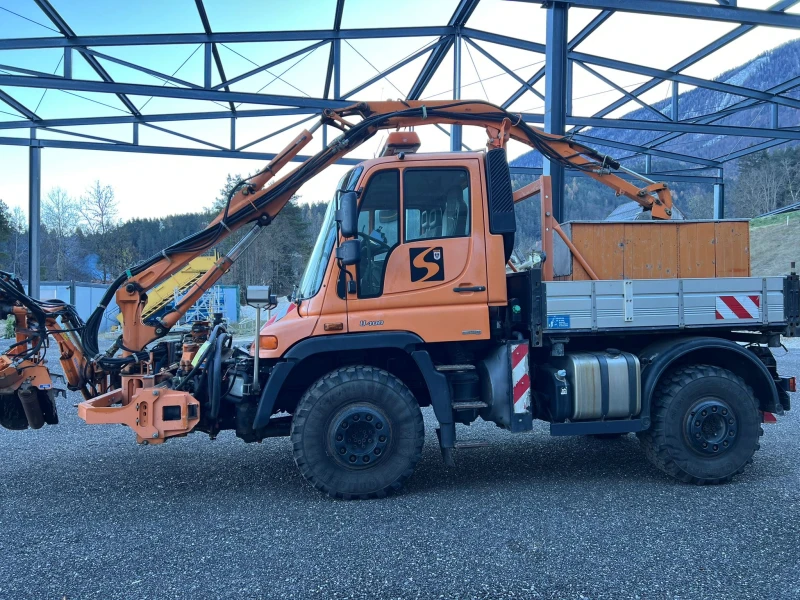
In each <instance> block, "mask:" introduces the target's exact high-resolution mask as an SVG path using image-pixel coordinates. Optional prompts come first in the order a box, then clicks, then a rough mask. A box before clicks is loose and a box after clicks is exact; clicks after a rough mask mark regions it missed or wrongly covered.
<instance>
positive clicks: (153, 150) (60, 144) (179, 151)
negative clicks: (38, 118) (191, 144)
mask: <svg viewBox="0 0 800 600" xmlns="http://www.w3.org/2000/svg"><path fill="white" fill-rule="evenodd" d="M0 146H37V147H40V148H69V149H72V150H103V151H108V152H126V153H130V154H162V155H171V156H202V157H210V158H248V159H254V160H272V159H273V158H275V156H276V154H275V153H272V152H239V151H236V150H227V149H225V150H211V149H209V150H206V149H205V148H178V147H172V146H142V145H135V144H101V143H98V142H78V141H73V140H37V139H33V140H30V139H28V138H19V137H0ZM308 158H310V157H309V155H300V154H299V155H297V156H296V157H295V158H294V159H292V160H293V161H294V162H302V161H304V160H306V159H308ZM364 160H366V159H364V158H342V159H340V160H338V161H337V163H336V164H340V165H357V164H358V163H360V162H362V161H364Z"/></svg>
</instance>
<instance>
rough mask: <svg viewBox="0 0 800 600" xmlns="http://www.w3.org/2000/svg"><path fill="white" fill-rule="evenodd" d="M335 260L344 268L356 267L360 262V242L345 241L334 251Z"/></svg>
mask: <svg viewBox="0 0 800 600" xmlns="http://www.w3.org/2000/svg"><path fill="white" fill-rule="evenodd" d="M336 258H337V259H338V260H340V261H342V265H344V266H345V267H347V266H350V265H356V264H358V263H359V262H360V261H361V240H347V241H346V242H342V244H341V245H340V246H339V247H338V248H337V249H336Z"/></svg>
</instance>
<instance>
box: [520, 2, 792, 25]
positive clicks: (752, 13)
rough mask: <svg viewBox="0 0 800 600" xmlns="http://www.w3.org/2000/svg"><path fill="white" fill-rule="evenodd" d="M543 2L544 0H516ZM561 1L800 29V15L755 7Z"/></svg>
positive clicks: (579, 5) (603, 8) (602, 8)
mask: <svg viewBox="0 0 800 600" xmlns="http://www.w3.org/2000/svg"><path fill="white" fill-rule="evenodd" d="M515 1H516V2H528V3H532V4H542V0H515ZM548 1H552V2H555V3H558V4H569V5H570V6H576V7H580V8H595V9H600V10H616V11H623V12H633V13H639V14H645V15H657V16H663V17H683V18H686V19H703V20H706V21H721V22H723V23H736V24H743V25H754V26H755V25H765V26H767V27H780V28H783V29H800V15H785V16H777V15H775V14H773V13H771V12H770V11H767V10H756V9H752V8H735V7H732V6H715V5H713V4H701V3H700V2H684V1H683V0H646V1H644V2H643V1H641V0H548Z"/></svg>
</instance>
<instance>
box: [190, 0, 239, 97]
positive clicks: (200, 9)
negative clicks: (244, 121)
mask: <svg viewBox="0 0 800 600" xmlns="http://www.w3.org/2000/svg"><path fill="white" fill-rule="evenodd" d="M194 3H195V6H196V7H197V13H198V15H200V22H201V23H202V24H203V29H204V30H205V32H206V35H209V34H211V23H210V22H209V20H208V14H206V7H205V6H204V5H203V0H194ZM211 54H212V55H213V56H214V63H215V64H216V65H217V73H219V79H220V81H223V82H224V81H227V80H228V78H227V77H226V76H225V69H224V68H223V66H222V57H221V56H220V55H219V50H217V45H216V44H215V43H213V42H212V44H211ZM225 91H226V92H230V91H231V89H230V87H228V86H227V85H225ZM228 106H229V107H230V109H231V112H234V113H235V112H236V107H235V106H234V105H233V101H232V100H231V101H229V102H228Z"/></svg>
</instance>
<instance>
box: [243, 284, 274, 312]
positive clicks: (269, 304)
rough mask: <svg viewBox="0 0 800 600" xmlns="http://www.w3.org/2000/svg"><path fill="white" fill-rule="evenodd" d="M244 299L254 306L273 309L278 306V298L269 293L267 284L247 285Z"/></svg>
mask: <svg viewBox="0 0 800 600" xmlns="http://www.w3.org/2000/svg"><path fill="white" fill-rule="evenodd" d="M244 299H245V302H247V304H249V305H250V306H252V307H254V308H269V309H273V308H275V307H276V306H278V298H277V297H276V296H275V295H274V294H272V293H271V290H270V287H269V286H268V285H248V286H247V291H246V292H245V294H244Z"/></svg>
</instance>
